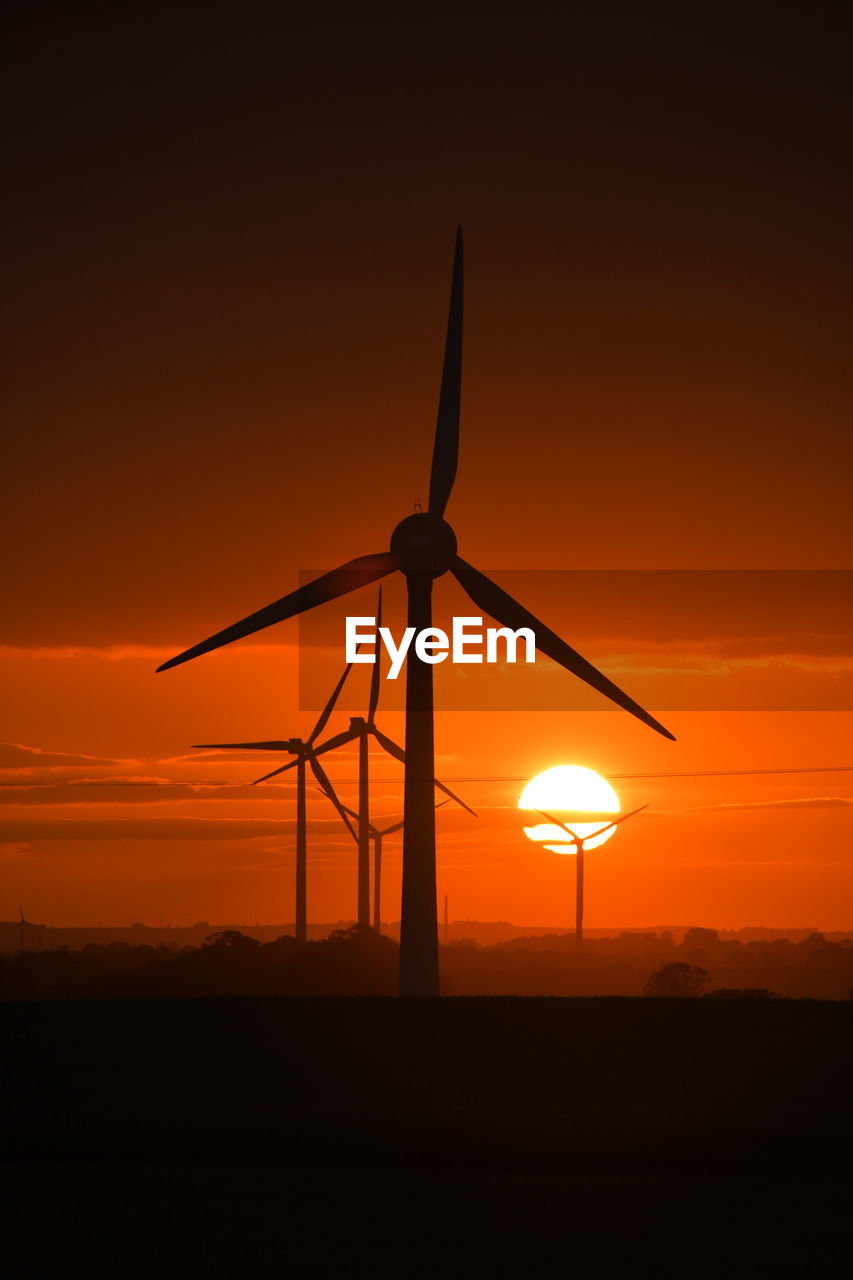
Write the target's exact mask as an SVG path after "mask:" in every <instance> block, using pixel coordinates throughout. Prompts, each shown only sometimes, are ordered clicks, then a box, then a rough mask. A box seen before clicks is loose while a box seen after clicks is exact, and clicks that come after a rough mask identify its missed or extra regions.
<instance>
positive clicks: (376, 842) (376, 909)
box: [325, 790, 461, 933]
mask: <svg viewBox="0 0 853 1280" xmlns="http://www.w3.org/2000/svg"><path fill="white" fill-rule="evenodd" d="M325 794H326V796H327V798H328V799H329V800H331V802H332V804H333V805H334V806H335V808H336V809H337V810H338V812H339V813H340V815H341V817H342V818H343V820H344V822H346V825H347V828H348V829H349V832H350V835H351V836H352V838H353V839H354V840H355V841H356V842H357V841H358V836H357V835H356V833H355V830H354V829H353V827H352V825H351V824H350V823H349V822H347V817H350V818H354V819H355V821H356V822H358V814H357V813H356V812H355V810H353V809H350V808H348V807H347V806H346V805H345V804H342V803H341V801H340V800H339V799H338V796H337V794H336V793H335V791H334V790H332V791H327V792H326V793H325ZM449 803H450V797H448V798H447V799H446V800H439V802H438V804H437V805H436V806H435V807H436V809H441V808H443V807H444V805H446V804H449ZM460 804H461V801H460ZM403 821H404V820H403V818H400V819H399V821H398V822H393V823H392V824H391V826H390V827H381V828H380V827H377V826H376V824H375V823H374V822H371V823H369V824H368V826H369V830H370V838H371V839H372V841H373V927H374V929H375V930H376V932H377V933H381V931H382V841H383V840H384V839H385V837H386V836H392V835H393V834H394V832H395V831H402V829H403Z"/></svg>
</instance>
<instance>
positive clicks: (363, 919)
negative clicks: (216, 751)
mask: <svg viewBox="0 0 853 1280" xmlns="http://www.w3.org/2000/svg"><path fill="white" fill-rule="evenodd" d="M381 625H382V588H381V587H380V588H379V594H378V598H377V604H376V630H377V634H378V631H379V628H380V627H381ZM380 678H381V666H380V660H379V653H378V652H377V654H376V660H375V662H374V664H373V671H372V673H371V677H370V696H369V698H368V702H367V717H366V718H365V717H364V716H351V717H350V723H349V729H345V730H344V731H343V733H339V734H336V735H335V737H333V738H329V739H328V740H327V741H326V742H324V743H323V744H322V746H319V747H317V748H315V749H314V752H313V755H312V757H311V767H312V769H314V773H315V776H317V780H318V781H319V782H320V786H321V787H324V783H323V782H322V780H321V779H320V777H319V775H318V774H317V768H316V766H317V764H318V761H317V756H319V755H322V754H323V753H324V752H326V751H336V750H337V748H338V747H343V746H346V745H348V744H349V743H351V742H357V743H358V813H357V814H353V815H352V816H353V817H354V818H355V820H356V822H357V823H358V836H357V837H356V838H357V841H358V923H359V924H360V925H361V926H363V927H366V926H368V925H369V924H370V848H369V845H370V833H371V824H370V777H369V746H370V737H371V736H372V737H374V738H375V739H376V741H377V742H378V743H379V745H380V747H382V748H383V749H384V750H385V751H386V752H387V753H388V755H390V756H392V757H393V758H394V759H395V760H398V761H399V762H400V763H401V764H402V765H405V764H406V753H405V751H404V750H403V748H402V747H401V746H400V745H399V744H398V743H396V742H394V741H393V739H391V738H389V737H388V735H387V734H385V733H382V731H381V730H380V729H377V727H376V711H377V708H378V706H379V687H380ZM324 723H325V722H324ZM254 745H256V746H258V747H264V748H269V746H270V744H269V743H256V744H254ZM273 745H274V744H273ZM294 763H296V762H294V761H291V762H290V763H289V764H283V765H281V766H280V767H279V768H278V769H273V770H272V772H271V773H265V774H264V776H263V777H262V778H257V779H256V782H268V781H269V780H270V778H275V777H276V776H277V775H278V774H280V773H285V772H286V771H287V770H288V769H292V768H293V766H294ZM433 783H434V785H435V786H436V787H438V789H439V791H443V792H444V794H445V795H446V796H447V797H448V798H449V799H451V800H455V801H456V803H457V804H459V805H461V806H462V808H463V809H467V810H468V812H469V813H470V814H471V816H472V817H474V818H476V816H477V815H476V813H474V810H473V809H471V808H469V806H468V805H467V804H466V803H465V801H464V800H460V799H459V797H458V796H457V795H455V794H454V793H453V792H452V791H451V790H450V788H449V787H446V786H445V785H444V783H443V782H439V780H438V779H437V778H433ZM326 794H327V795H328V797H329V799H330V800H332V803H333V804H334V803H335V801H334V799H332V794H331V793H330V792H328V791H327V792H326ZM341 816H343V815H341ZM395 830H396V828H395ZM385 834H386V835H387V834H388V833H387V832H385Z"/></svg>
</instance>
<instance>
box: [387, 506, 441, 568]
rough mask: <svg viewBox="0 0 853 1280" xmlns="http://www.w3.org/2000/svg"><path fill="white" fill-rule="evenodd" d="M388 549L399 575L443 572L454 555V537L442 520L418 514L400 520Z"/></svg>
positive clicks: (424, 512)
mask: <svg viewBox="0 0 853 1280" xmlns="http://www.w3.org/2000/svg"><path fill="white" fill-rule="evenodd" d="M391 550H392V552H393V553H394V555H396V556H398V557H399V558H400V568H401V569H402V571H403V573H429V574H431V576H432V577H433V578H438V577H440V576H441V575H442V574H443V573H446V572H447V570H448V569H449V568H450V566H451V565H452V564H453V561H454V559H455V556H456V534H455V533H454V532H453V530H452V529H451V527H450V525H449V524H448V523H447V521H446V520H442V519H441V517H440V516H433V515H430V513H429V512H428V511H418V512H416V513H415V514H414V515H412V516H406V518H405V520H401V521H400V523H399V524H398V525H397V528H396V529H395V530H394V532H393V533H392V534H391Z"/></svg>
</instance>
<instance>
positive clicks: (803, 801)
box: [680, 796, 853, 813]
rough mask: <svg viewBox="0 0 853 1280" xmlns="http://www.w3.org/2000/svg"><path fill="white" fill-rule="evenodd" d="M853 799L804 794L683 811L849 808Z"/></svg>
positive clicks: (696, 807) (705, 806) (699, 807)
mask: <svg viewBox="0 0 853 1280" xmlns="http://www.w3.org/2000/svg"><path fill="white" fill-rule="evenodd" d="M850 808H853V799H851V798H850V797H849V796H806V797H802V798H800V799H797V800H752V801H735V802H729V803H725V804H702V805H695V806H694V807H693V808H691V809H689V810H681V811H680V812H682V813H685V812H689V813H709V812H714V811H716V812H719V811H721V810H723V811H724V810H727V809H850Z"/></svg>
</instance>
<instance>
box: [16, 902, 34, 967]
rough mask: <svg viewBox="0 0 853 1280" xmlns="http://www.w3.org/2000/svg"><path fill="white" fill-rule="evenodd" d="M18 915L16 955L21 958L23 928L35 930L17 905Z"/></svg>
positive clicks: (21, 908)
mask: <svg viewBox="0 0 853 1280" xmlns="http://www.w3.org/2000/svg"><path fill="white" fill-rule="evenodd" d="M18 915H19V919H18V955H21V956H22V955H23V954H24V929H25V927H27V926H29V927H30V928H32V929H34V928H35V925H34V924H33V922H32V920H28V919H27V918H26V916H25V915H24V908H23V907H22V906H21V905H20V903H19V904H18Z"/></svg>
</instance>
